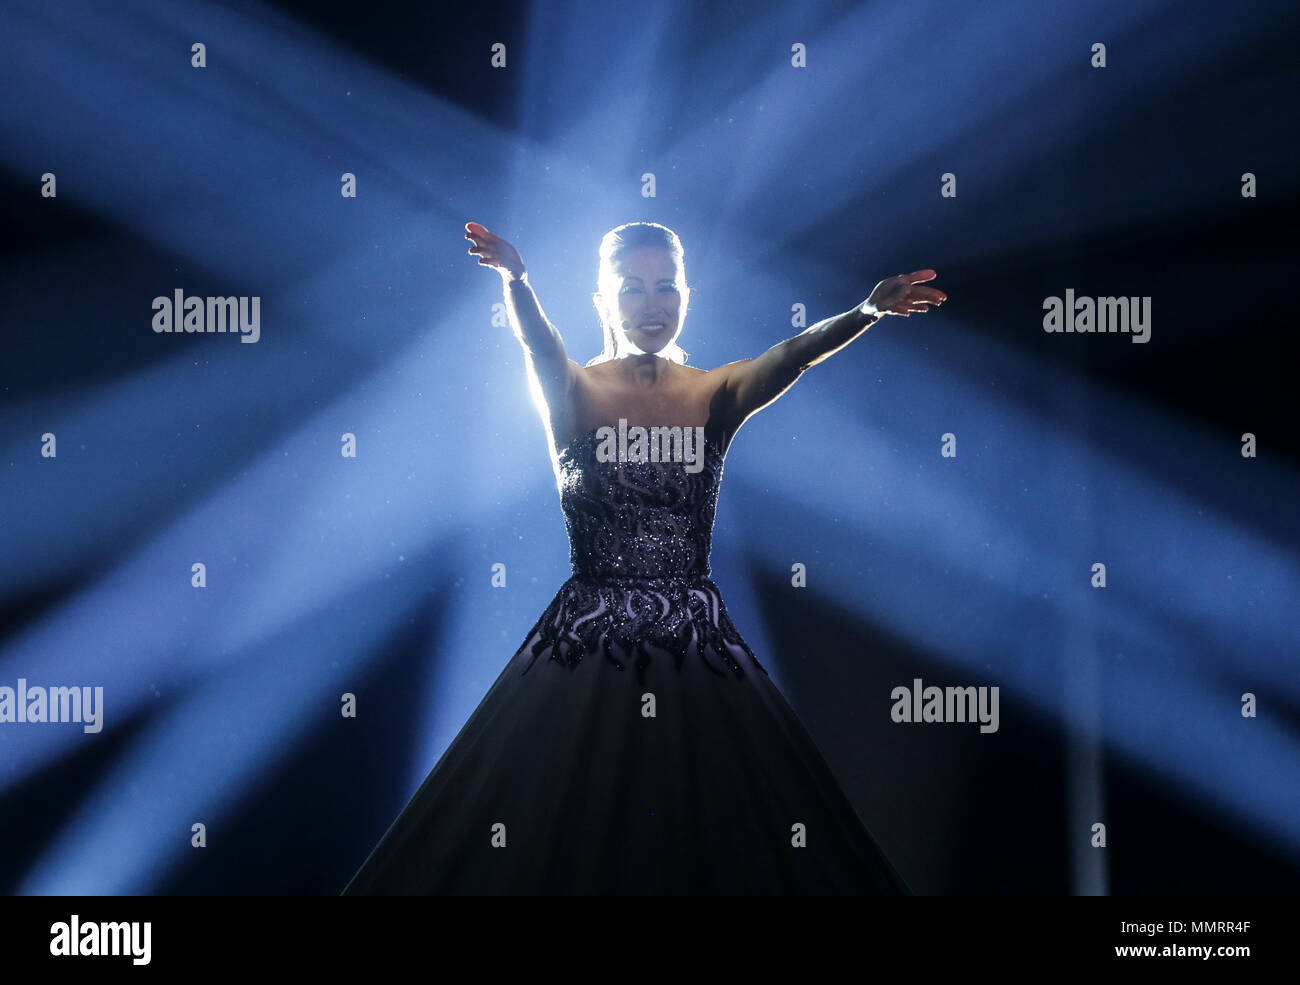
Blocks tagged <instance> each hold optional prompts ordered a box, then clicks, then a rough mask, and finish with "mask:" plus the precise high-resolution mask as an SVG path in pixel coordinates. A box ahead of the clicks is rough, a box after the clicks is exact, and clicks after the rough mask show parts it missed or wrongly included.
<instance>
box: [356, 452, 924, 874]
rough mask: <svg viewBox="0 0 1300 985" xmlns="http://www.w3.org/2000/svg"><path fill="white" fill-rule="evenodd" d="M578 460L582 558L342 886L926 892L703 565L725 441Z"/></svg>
mask: <svg viewBox="0 0 1300 985" xmlns="http://www.w3.org/2000/svg"><path fill="white" fill-rule="evenodd" d="M589 451H590V449H589V448H588V452H589ZM566 465H567V466H568V467H569V469H570V471H571V472H572V473H574V474H571V475H569V476H568V479H569V483H570V484H569V486H566V487H562V490H561V501H562V504H563V505H564V507H565V512H566V517H567V519H568V521H569V533H570V540H571V543H572V544H573V545H574V548H575V549H574V558H575V575H574V577H572V578H570V579H569V580H568V581H567V582H566V583H565V584H564V585H563V586H562V587H561V588H560V590H559V592H558V593H557V595H556V596H555V598H554V600H553V601H552V603H551V604H550V606H548V608H547V609H546V611H545V612H544V613H543V614H542V616H541V618H540V619H539V620H538V621H537V623H536V625H535V626H534V627H533V629H532V631H531V632H530V633H529V634H528V636H527V638H526V640H525V642H524V644H523V645H522V646H521V647H520V649H519V650H518V652H517V653H516V654H515V655H514V657H513V658H511V659H510V660H509V662H508V663H507V664H506V666H505V668H504V669H503V670H502V671H501V673H500V675H499V676H498V677H497V678H496V680H495V682H494V683H493V684H492V686H491V688H490V689H489V690H488V692H487V694H486V696H485V697H484V698H483V700H482V702H481V703H480V704H479V706H478V708H477V709H476V710H475V711H474V712H473V714H472V715H471V716H470V718H469V720H468V721H467V722H466V724H465V726H464V728H463V729H462V730H461V731H460V733H459V734H458V735H457V736H456V738H455V739H454V740H453V741H452V742H451V744H450V745H449V746H448V748H447V749H446V751H445V752H444V753H443V755H442V757H441V758H440V759H439V761H438V763H437V764H436V766H435V767H434V768H433V770H432V771H431V772H430V773H429V775H428V776H427V778H426V779H425V780H424V782H423V783H422V785H421V786H420V787H419V789H418V790H417V791H416V793H415V794H414V796H413V797H412V798H411V799H410V801H409V802H408V804H407V805H406V807H405V809H404V810H403V811H402V812H401V814H400V815H399V816H398V817H397V819H396V820H395V821H394V822H393V824H392V825H391V827H390V828H389V829H388V831H387V833H386V834H384V836H383V838H382V840H381V841H380V842H379V843H378V845H377V846H376V847H375V849H374V850H373V851H372V852H371V854H370V856H369V857H368V858H367V859H366V861H365V863H364V864H363V865H362V866H361V868H360V870H359V871H358V872H357V873H356V875H355V876H354V877H353V878H352V880H351V881H350V883H349V884H348V886H347V887H346V889H345V890H344V894H345V895H375V894H385V895H405V894H446V895H453V894H546V895H572V894H599V895H630V894H638V895H688V894H690V895H695V894H700V895H705V894H727V895H751V894H823V895H841V894H873V895H884V894H891V895H900V894H908V892H909V890H908V887H907V886H906V884H905V883H904V881H903V880H902V879H901V878H900V876H899V875H898V873H897V872H896V871H895V869H894V867H893V866H892V865H891V863H890V862H889V860H888V859H887V858H886V857H885V855H884V854H883V853H882V851H881V850H880V848H879V847H878V846H877V844H876V843H875V841H874V839H873V838H872V836H871V835H870V834H869V832H868V830H867V828H866V827H865V826H864V824H863V823H862V821H861V819H860V818H859V817H858V815H857V813H856V812H855V810H854V808H853V806H852V805H851V804H850V802H849V800H848V798H847V797H846V795H845V794H844V792H843V790H842V789H841V788H840V785H839V784H838V782H837V781H836V779H835V777H834V776H833V775H832V773H831V770H830V768H829V767H828V765H827V763H826V762H825V760H824V759H823V757H822V755H821V753H820V752H819V751H818V749H817V747H816V745H815V743H814V741H813V739H812V737H811V736H810V735H809V733H808V731H807V729H806V728H805V727H804V725H803V723H802V722H801V721H800V719H799V718H798V716H797V715H796V714H795V712H794V710H793V709H792V708H791V707H790V705H789V704H788V703H787V701H786V700H785V698H784V697H783V695H782V694H781V693H780V691H779V690H778V689H777V687H776V685H775V684H774V683H773V682H772V680H771V679H770V678H769V676H768V674H767V672H766V670H765V669H764V668H763V667H762V666H761V665H760V664H759V662H758V660H757V659H756V658H755V656H754V654H753V652H752V651H751V650H750V648H749V646H748V645H746V643H745V641H744V640H743V639H742V638H741V636H740V634H739V633H738V632H737V630H736V628H735V626H734V625H733V624H732V621H731V619H730V617H729V616H728V614H727V610H726V607H725V605H724V604H723V600H722V597H721V595H720V594H719V592H718V589H717V587H716V586H715V585H714V583H713V582H712V581H711V580H709V578H708V577H706V576H705V574H704V572H705V571H706V570H707V569H706V568H704V567H703V566H702V563H701V558H700V557H699V556H698V555H699V554H700V552H703V553H704V557H705V558H706V557H707V549H708V536H709V534H711V531H712V520H713V514H712V508H713V497H714V496H716V489H717V482H718V480H719V479H720V474H721V459H720V456H718V455H717V454H716V453H715V454H714V455H713V456H712V457H711V458H710V469H709V470H706V472H707V473H710V474H705V475H702V476H701V475H695V476H687V475H685V474H683V473H681V472H680V471H679V472H678V473H677V474H676V476H675V479H674V477H672V476H670V477H669V478H667V479H664V478H663V477H662V475H661V474H659V473H656V474H646V475H643V476H642V477H641V479H640V481H638V482H635V483H631V484H629V483H627V482H619V483H617V485H618V486H619V488H618V489H611V488H609V481H610V477H611V474H612V473H611V472H610V471H609V469H608V468H605V467H602V466H598V465H597V464H596V463H595V461H594V460H593V459H592V456H591V455H590V454H587V455H583V454H582V451H581V448H579V449H578V450H577V452H576V453H575V454H573V455H571V456H570V458H569V460H568V461H567V462H566ZM625 467H627V468H631V467H632V466H625ZM593 485H598V486H600V487H601V488H599V489H597V490H594V491H595V492H598V493H599V495H598V496H596V497H595V498H594V499H591V498H588V499H584V495H585V494H591V493H592V492H593V488H592V487H593ZM629 485H630V486H631V488H630V489H629V488H628V486H629ZM669 487H672V488H671V489H670V488H669ZM620 497H621V501H620ZM656 507H657V508H659V509H660V510H661V512H658V513H656V511H655V508H656ZM683 517H686V518H687V519H688V520H689V522H685V523H684V522H682V521H683ZM629 523H635V527H634V528H633V527H628V524H629ZM611 530H613V531H615V532H617V531H618V530H623V532H624V533H625V534H627V535H628V536H624V537H618V536H614V537H611V536H608V535H609V533H610V531H611ZM632 533H635V534H636V536H635V537H633V536H631V534H632ZM683 541H684V542H687V544H686V547H687V548H689V550H686V548H684V547H683ZM684 551H685V553H684ZM647 571H649V572H652V573H651V574H649V575H646V574H645V572H647ZM629 572H632V574H630V575H629Z"/></svg>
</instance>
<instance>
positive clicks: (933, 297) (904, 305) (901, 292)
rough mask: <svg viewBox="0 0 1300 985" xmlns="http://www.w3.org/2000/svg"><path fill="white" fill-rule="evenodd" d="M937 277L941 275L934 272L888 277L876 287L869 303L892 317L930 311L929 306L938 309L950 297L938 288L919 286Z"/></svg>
mask: <svg viewBox="0 0 1300 985" xmlns="http://www.w3.org/2000/svg"><path fill="white" fill-rule="evenodd" d="M937 276H939V275H938V274H936V273H935V272H934V271H933V270H916V271H913V272H912V273H910V274H898V275H897V276H895V277H887V278H885V279H884V280H882V281H881V282H880V283H879V284H877V285H876V287H875V290H873V291H872V292H871V296H870V297H869V298H867V301H869V302H870V303H871V304H874V305H875V306H876V307H877V308H879V309H880V310H881V311H882V312H883V313H885V314H890V315H904V316H907V315H910V314H911V313H912V312H913V311H929V310H930V308H929V307H927V306H928V305H934V306H935V307H936V308H937V307H938V306H939V305H941V304H943V303H944V302H945V301H947V300H948V295H946V294H944V293H943V291H941V290H939V289H938V288H934V287H919V286H918V285H919V284H921V283H922V282H923V281H927V280H934V279H935V278H936V277H937Z"/></svg>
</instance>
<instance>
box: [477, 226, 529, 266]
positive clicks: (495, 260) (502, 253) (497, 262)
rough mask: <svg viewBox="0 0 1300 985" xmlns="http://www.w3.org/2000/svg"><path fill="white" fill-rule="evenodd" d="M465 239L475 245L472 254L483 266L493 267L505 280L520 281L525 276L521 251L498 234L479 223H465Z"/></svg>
mask: <svg viewBox="0 0 1300 985" xmlns="http://www.w3.org/2000/svg"><path fill="white" fill-rule="evenodd" d="M465 238H466V239H467V240H469V241H470V242H471V243H473V244H474V245H473V246H471V247H470V248H469V252H470V254H477V255H478V262H479V264H480V265H481V266H484V267H491V268H493V269H494V270H496V271H497V273H499V274H500V275H501V276H502V277H503V278H506V279H509V280H518V279H519V278H520V277H522V276H523V275H524V261H523V259H522V258H521V257H520V256H519V251H518V250H516V249H515V248H514V247H513V246H511V245H510V244H509V243H507V242H506V241H505V240H504V239H502V238H501V237H500V236H498V235H497V234H496V233H493V232H489V231H488V228H487V227H486V226H484V225H481V224H480V223H477V222H467V223H465Z"/></svg>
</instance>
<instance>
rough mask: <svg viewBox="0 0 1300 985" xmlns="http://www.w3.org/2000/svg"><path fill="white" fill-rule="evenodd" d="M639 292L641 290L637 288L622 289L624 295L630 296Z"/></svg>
mask: <svg viewBox="0 0 1300 985" xmlns="http://www.w3.org/2000/svg"><path fill="white" fill-rule="evenodd" d="M639 290H641V288H639V287H625V288H624V289H623V293H624V294H632V293H634V292H636V291H639Z"/></svg>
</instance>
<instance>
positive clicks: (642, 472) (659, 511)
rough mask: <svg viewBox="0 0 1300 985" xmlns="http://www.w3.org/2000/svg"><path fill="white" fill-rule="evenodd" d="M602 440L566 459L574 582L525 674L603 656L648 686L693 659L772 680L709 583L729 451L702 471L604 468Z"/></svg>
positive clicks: (668, 465) (530, 653)
mask: <svg viewBox="0 0 1300 985" xmlns="http://www.w3.org/2000/svg"><path fill="white" fill-rule="evenodd" d="M599 445H600V439H599V438H598V436H597V432H596V431H594V430H593V431H590V432H588V433H586V434H583V435H579V436H578V437H577V438H574V439H573V441H571V442H570V444H569V447H568V448H566V449H565V450H564V451H563V452H562V453H561V454H560V456H559V460H558V462H557V473H558V478H559V487H560V506H561V508H562V509H563V511H564V521H565V525H566V526H567V528H568V532H569V559H570V561H571V562H572V565H573V576H572V577H571V578H569V580H568V581H566V582H565V583H564V585H562V586H561V587H560V590H559V592H558V593H557V594H556V596H555V599H554V600H553V601H552V602H551V604H550V605H549V606H548V607H547V609H546V611H545V612H544V613H543V614H542V617H541V619H539V620H538V621H537V624H536V625H535V626H534V627H533V629H532V631H531V632H530V633H529V635H528V638H527V639H526V640H525V641H524V644H523V646H521V647H520V651H519V652H520V653H521V654H524V655H525V656H526V659H525V660H524V666H523V669H522V671H521V673H527V672H528V671H529V669H530V668H532V667H533V666H534V665H535V663H536V661H537V659H538V658H539V657H544V658H545V660H546V661H547V662H555V663H558V664H561V665H564V666H567V667H568V668H569V669H570V670H573V669H576V668H577V667H578V665H579V664H580V663H581V662H582V660H583V658H584V657H586V656H588V655H596V656H597V657H598V658H599V659H600V660H601V661H602V662H603V663H607V664H612V665H613V666H614V667H616V668H617V669H618V670H624V669H625V668H626V667H627V666H628V665H629V664H631V665H632V666H633V667H634V669H635V671H636V674H637V676H638V677H639V678H640V679H641V680H642V682H646V683H648V675H649V673H650V671H651V668H652V667H653V666H654V665H656V664H659V663H664V662H667V663H668V665H669V666H672V665H675V666H676V667H677V669H678V670H680V669H681V668H682V666H683V662H684V661H685V660H686V659H687V658H688V657H689V658H691V659H698V660H700V661H702V662H703V663H704V665H705V666H706V667H708V669H709V670H711V671H713V672H714V673H716V674H721V675H731V676H734V677H735V678H737V679H743V678H744V677H745V674H746V673H747V670H749V669H756V670H757V671H758V672H760V673H763V674H766V673H767V671H766V670H765V669H764V668H763V667H762V665H761V664H759V662H758V660H757V659H756V658H755V657H754V654H753V652H752V651H751V650H750V648H749V646H748V645H747V644H746V643H745V641H744V639H742V638H741V636H740V633H739V632H738V631H737V630H736V627H735V625H734V624H733V623H732V621H731V617H730V616H729V615H728V614H727V609H726V606H725V605H724V604H723V601H722V596H721V594H720V593H719V591H718V588H717V586H716V585H714V584H713V582H712V581H710V580H709V577H708V576H709V550H710V547H711V544H712V538H713V520H714V515H715V512H716V510H717V503H718V487H719V483H720V482H721V481H722V462H723V453H722V451H721V450H720V449H719V448H718V446H717V445H716V444H715V443H714V442H713V441H711V440H707V441H706V442H705V445H704V451H703V460H702V462H695V463H691V464H688V463H686V462H682V461H668V462H653V461H650V462H637V461H602V460H601V458H600V456H598V454H597V448H598V446H599Z"/></svg>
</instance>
